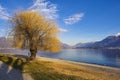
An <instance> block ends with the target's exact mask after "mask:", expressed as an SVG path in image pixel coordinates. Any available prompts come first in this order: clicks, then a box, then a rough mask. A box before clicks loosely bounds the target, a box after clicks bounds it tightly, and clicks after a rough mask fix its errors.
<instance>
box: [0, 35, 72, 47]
mask: <svg viewBox="0 0 120 80" xmlns="http://www.w3.org/2000/svg"><path fill="white" fill-rule="evenodd" d="M12 41H13V38H12V37H10V36H9V37H7V38H6V37H0V48H12ZM62 48H63V49H69V48H72V47H71V46H70V45H68V44H65V43H62Z"/></svg>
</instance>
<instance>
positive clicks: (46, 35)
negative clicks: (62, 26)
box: [10, 11, 61, 59]
mask: <svg viewBox="0 0 120 80" xmlns="http://www.w3.org/2000/svg"><path fill="white" fill-rule="evenodd" d="M10 22H11V24H12V35H13V39H14V41H13V42H14V46H15V47H18V48H21V49H29V50H30V53H31V56H30V57H31V59H34V58H35V57H36V53H37V50H44V51H51V52H58V51H59V50H60V47H61V43H60V41H59V39H58V38H57V34H58V33H59V32H60V31H59V28H58V27H57V26H56V24H55V23H54V22H53V21H48V20H46V19H45V18H44V17H43V16H42V15H40V14H39V13H37V12H33V11H24V12H21V13H15V15H14V16H13V17H12V18H11V21H10Z"/></svg>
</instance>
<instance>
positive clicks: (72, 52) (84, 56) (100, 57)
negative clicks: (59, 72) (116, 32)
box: [0, 49, 120, 67]
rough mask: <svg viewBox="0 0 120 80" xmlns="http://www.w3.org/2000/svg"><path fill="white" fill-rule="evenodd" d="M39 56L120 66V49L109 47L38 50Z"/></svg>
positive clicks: (6, 51)
mask: <svg viewBox="0 0 120 80" xmlns="http://www.w3.org/2000/svg"><path fill="white" fill-rule="evenodd" d="M0 52H1V53H2V52H3V53H11V54H24V55H27V53H28V52H29V51H27V50H22V51H21V50H19V49H12V50H10V49H8V50H2V49H1V50H0ZM38 56H44V57H49V58H60V59H66V60H72V61H77V62H86V63H92V64H99V65H106V66H112V67H120V50H108V49H64V50H62V51H61V52H59V53H46V52H41V51H38Z"/></svg>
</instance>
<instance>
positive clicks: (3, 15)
mask: <svg viewBox="0 0 120 80" xmlns="http://www.w3.org/2000/svg"><path fill="white" fill-rule="evenodd" d="M0 19H3V20H8V19H9V14H8V12H7V11H6V9H5V8H4V7H2V6H1V5H0Z"/></svg>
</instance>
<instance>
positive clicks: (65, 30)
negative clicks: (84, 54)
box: [59, 28, 68, 32]
mask: <svg viewBox="0 0 120 80" xmlns="http://www.w3.org/2000/svg"><path fill="white" fill-rule="evenodd" d="M59 30H60V31H61V32H68V30H67V29H63V28H59Z"/></svg>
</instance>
